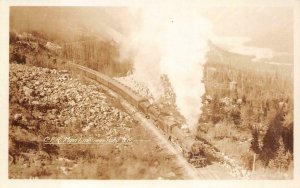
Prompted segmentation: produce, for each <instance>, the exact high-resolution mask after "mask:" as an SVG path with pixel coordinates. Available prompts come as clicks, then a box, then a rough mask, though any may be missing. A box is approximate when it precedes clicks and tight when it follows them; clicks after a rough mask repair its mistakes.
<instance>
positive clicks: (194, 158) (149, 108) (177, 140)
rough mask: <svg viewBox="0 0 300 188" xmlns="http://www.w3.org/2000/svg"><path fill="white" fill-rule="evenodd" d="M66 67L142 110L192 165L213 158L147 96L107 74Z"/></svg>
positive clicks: (81, 67) (82, 68)
mask: <svg viewBox="0 0 300 188" xmlns="http://www.w3.org/2000/svg"><path fill="white" fill-rule="evenodd" d="M68 69H69V70H70V71H71V72H75V73H76V74H79V75H81V76H85V77H87V78H90V79H92V80H95V81H98V82H99V83H101V84H103V85H104V86H106V87H108V88H110V89H112V90H113V91H115V92H116V93H118V94H119V95H121V96H122V97H123V98H124V99H126V100H127V101H128V102H130V103H131V104H132V105H133V106H135V107H136V108H137V109H139V110H140V111H142V112H143V113H144V114H145V115H146V116H148V117H149V118H151V119H152V120H153V121H154V122H155V124H156V126H157V128H159V129H160V130H161V131H162V132H163V133H164V135H165V136H166V137H167V139H168V140H169V141H171V142H172V143H174V144H175V145H176V146H178V148H179V150H181V152H182V154H183V156H184V157H185V158H186V159H187V161H188V162H189V163H191V164H192V165H193V166H195V167H203V166H205V165H206V164H207V163H208V159H209V160H212V159H214V158H215V157H214V154H213V153H212V151H209V150H208V148H209V147H207V144H205V143H204V142H203V141H200V140H196V139H195V137H194V136H192V135H191V133H189V132H188V131H186V130H184V129H182V127H181V125H180V124H179V123H178V122H177V121H176V120H175V119H174V118H173V117H172V116H169V115H165V114H164V113H161V110H160V109H159V108H158V107H157V106H155V105H153V104H151V103H150V102H149V100H148V99H147V98H145V97H142V96H140V95H139V94H138V93H136V92H135V91H133V90H132V89H131V88H129V87H128V86H126V85H124V84H122V83H120V82H118V81H116V80H114V79H112V78H110V77H109V76H107V75H104V74H102V73H99V72H97V71H94V70H92V69H89V68H87V67H84V66H81V65H78V64H74V63H71V62H69V63H68Z"/></svg>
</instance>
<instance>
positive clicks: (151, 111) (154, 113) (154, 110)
mask: <svg viewBox="0 0 300 188" xmlns="http://www.w3.org/2000/svg"><path fill="white" fill-rule="evenodd" d="M160 113H161V112H160V109H159V108H158V107H157V106H155V105H151V106H150V107H149V108H148V110H147V114H148V115H149V116H150V118H152V119H153V120H154V121H157V120H158V118H159V115H160Z"/></svg>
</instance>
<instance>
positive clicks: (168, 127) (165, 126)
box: [157, 116, 179, 139]
mask: <svg viewBox="0 0 300 188" xmlns="http://www.w3.org/2000/svg"><path fill="white" fill-rule="evenodd" d="M157 124H158V126H159V128H160V129H162V130H163V131H164V132H165V134H166V135H167V136H168V139H171V136H172V130H173V128H174V127H176V126H179V125H178V123H177V122H176V121H175V119H174V118H173V117H172V116H160V117H159V118H158V120H157Z"/></svg>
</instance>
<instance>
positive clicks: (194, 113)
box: [122, 6, 212, 129]
mask: <svg viewBox="0 0 300 188" xmlns="http://www.w3.org/2000/svg"><path fill="white" fill-rule="evenodd" d="M131 13H132V15H133V18H134V19H133V20H134V22H133V23H130V24H131V25H132V28H131V29H130V32H129V36H128V38H126V39H125V40H124V41H122V49H123V50H122V54H123V55H124V54H130V55H131V56H132V57H133V61H134V64H135V66H134V68H135V72H134V74H135V76H136V78H137V79H138V80H139V81H141V82H143V83H144V84H145V85H147V86H148V88H149V90H150V92H151V93H152V95H153V96H154V98H155V99H158V98H159V96H160V95H161V94H162V92H163V90H162V86H161V83H160V77H161V75H162V74H166V75H167V76H168V78H169V80H170V81H171V84H172V87H173V89H174V91H175V93H176V105H177V107H178V109H179V111H180V113H181V114H182V115H183V116H184V117H185V118H186V121H187V125H188V126H189V128H191V129H193V128H194V127H195V125H196V123H197V121H198V119H199V115H200V114H201V104H202V102H201V96H202V95H203V94H204V93H205V88H204V84H203V83H202V79H203V64H204V63H205V61H206V60H205V56H206V53H207V51H208V46H207V38H208V36H209V35H210V34H211V30H212V29H211V25H210V23H209V22H208V21H207V20H206V19H204V18H203V17H202V16H201V14H200V13H201V11H200V10H199V8H195V7H179V6H176V7H147V8H139V9H135V10H132V11H131Z"/></svg>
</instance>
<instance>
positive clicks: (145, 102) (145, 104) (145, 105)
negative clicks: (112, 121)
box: [138, 98, 151, 115]
mask: <svg viewBox="0 0 300 188" xmlns="http://www.w3.org/2000/svg"><path fill="white" fill-rule="evenodd" d="M150 106H151V104H150V102H149V101H148V99H146V98H144V99H143V100H141V101H140V102H139V105H138V109H139V110H140V111H142V112H143V113H144V114H145V115H147V111H148V108H149V107H150Z"/></svg>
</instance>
